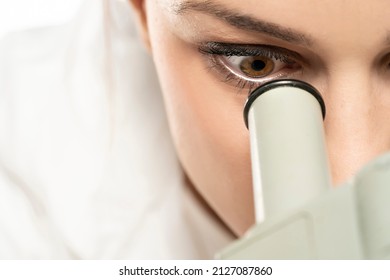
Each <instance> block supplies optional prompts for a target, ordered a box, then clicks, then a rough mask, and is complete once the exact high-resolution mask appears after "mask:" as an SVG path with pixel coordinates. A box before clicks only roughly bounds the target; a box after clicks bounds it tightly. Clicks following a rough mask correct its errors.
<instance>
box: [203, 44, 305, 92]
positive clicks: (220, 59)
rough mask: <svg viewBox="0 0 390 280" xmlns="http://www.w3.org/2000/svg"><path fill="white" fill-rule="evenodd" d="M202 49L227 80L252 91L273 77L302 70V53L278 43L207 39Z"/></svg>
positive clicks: (215, 68)
mask: <svg viewBox="0 0 390 280" xmlns="http://www.w3.org/2000/svg"><path fill="white" fill-rule="evenodd" d="M199 51H200V53H201V54H203V55H205V56H206V57H207V59H208V61H209V65H210V68H212V69H213V70H214V71H216V72H217V74H219V75H220V76H221V77H222V80H223V81H224V82H226V83H228V84H233V85H234V86H235V87H237V88H238V89H239V90H240V91H241V90H242V89H248V92H249V93H250V92H251V91H252V90H253V89H254V88H256V87H258V86H260V85H261V84H263V83H266V82H268V81H270V80H275V79H281V78H292V77H294V76H296V75H297V74H298V73H300V72H302V64H303V59H302V57H301V56H300V55H299V54H298V53H296V52H294V51H290V50H287V49H284V48H281V47H277V46H270V45H245V44H230V43H219V42H207V43H204V44H201V45H200V46H199Z"/></svg>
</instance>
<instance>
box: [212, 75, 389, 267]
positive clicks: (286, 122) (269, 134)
mask: <svg viewBox="0 0 390 280" xmlns="http://www.w3.org/2000/svg"><path fill="white" fill-rule="evenodd" d="M325 115H326V108H325V104H324V101H323V99H322V97H321V95H320V93H319V92H318V91H317V90H316V89H315V88H314V87H312V86H311V85H309V84H307V83H305V82H302V81H298V80H290V79H285V80H277V81H272V82H269V83H266V84H264V85H262V86H260V87H259V88H257V89H256V90H254V91H253V92H252V94H251V95H250V96H249V98H248V100H247V102H246V105H245V108H244V120H245V124H246V126H247V128H248V129H249V134H250V144H251V161H252V177H253V193H254V200H255V216H256V223H255V225H254V226H252V228H250V229H249V230H248V232H247V233H246V234H245V235H244V236H243V237H242V238H240V239H239V240H237V241H235V242H234V243H233V244H231V245H230V246H228V247H227V248H225V249H224V250H222V251H221V252H219V254H218V255H217V258H218V259H274V260H276V259H283V260H292V259H299V260H308V259H322V260H326V259H328V260H329V259H334V260H341V259H349V260H353V259H390V202H389V201H390V153H387V154H384V155H382V156H380V157H378V158H376V159H375V160H373V161H372V162H370V163H369V164H368V165H366V166H365V167H364V168H363V169H362V170H360V172H358V174H357V175H356V176H355V177H354V178H352V179H351V180H350V181H349V182H347V183H346V184H345V185H342V186H339V187H337V188H332V186H331V179H330V171H329V166H328V159H327V153H326V143H325V137H324V127H323V119H324V118H325Z"/></svg>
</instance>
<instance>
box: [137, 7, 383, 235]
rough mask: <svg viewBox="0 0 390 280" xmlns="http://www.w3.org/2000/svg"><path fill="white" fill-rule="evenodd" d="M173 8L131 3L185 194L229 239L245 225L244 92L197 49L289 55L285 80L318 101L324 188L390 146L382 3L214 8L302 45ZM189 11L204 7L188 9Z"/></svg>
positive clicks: (249, 209) (248, 218) (249, 215)
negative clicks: (291, 62) (264, 48)
mask: <svg viewBox="0 0 390 280" xmlns="http://www.w3.org/2000/svg"><path fill="white" fill-rule="evenodd" d="M183 2H184V1H182V0H160V1H158V0H157V1H156V0H150V1H148V0H145V1H142V0H138V1H136V0H133V1H131V3H132V4H133V7H134V10H135V11H136V14H137V19H138V20H137V23H138V27H139V30H140V34H141V37H142V38H143V41H144V43H145V45H146V47H147V48H148V49H149V51H150V53H151V55H152V57H153V59H154V61H155V64H156V68H157V72H158V75H159V79H160V83H161V88H162V91H163V95H164V101H165V106H166V110H167V116H168V121H169V124H170V129H171V133H172V137H173V140H174V143H175V145H176V149H177V153H178V156H179V159H180V161H181V163H182V166H183V169H184V171H185V174H186V175H187V176H188V178H189V185H190V186H191V185H192V186H193V187H194V188H195V189H196V190H197V191H198V192H199V193H200V195H201V196H202V197H203V198H204V200H205V201H206V202H207V204H208V205H209V206H210V207H211V209H213V211H214V212H215V213H216V214H217V215H218V216H219V217H220V218H221V220H222V221H223V222H224V223H225V224H226V225H227V226H228V228H229V229H231V230H232V231H233V232H234V233H235V234H236V235H242V234H243V233H244V232H245V231H246V230H247V229H248V228H249V227H250V226H251V225H252V224H253V222H254V216H253V203H252V200H253V198H252V190H251V188H252V181H251V180H252V179H251V169H250V168H251V167H250V154H249V137H248V131H247V129H246V128H245V126H244V124H243V119H242V109H243V105H244V103H245V100H246V97H247V92H246V91H245V90H242V91H241V93H240V94H237V92H239V90H238V89H237V88H235V86H234V84H232V83H230V84H229V83H225V82H223V81H221V80H223V78H222V79H221V74H220V73H217V70H216V69H210V67H209V66H210V57H207V56H205V55H203V54H201V53H200V52H199V51H198V47H199V44H201V43H204V42H210V41H211V42H228V43H236V44H238V43H239V44H255V45H261V44H267V45H273V46H278V47H282V48H285V49H288V50H292V51H294V52H296V53H298V54H299V55H300V56H301V57H302V58H303V62H302V63H301V64H302V65H301V66H302V71H300V72H299V73H297V74H294V78H298V79H301V80H304V81H306V82H308V83H310V84H312V85H313V86H315V87H316V88H317V89H318V90H319V91H320V92H321V94H322V96H323V98H324V101H325V104H326V107H327V117H326V120H325V123H324V126H325V134H326V143H327V148H328V154H329V163H330V168H331V174H332V180H333V183H334V185H339V184H341V183H343V182H345V181H346V180H348V179H349V178H350V177H351V176H353V175H354V174H356V172H357V171H358V170H359V169H360V168H361V167H362V166H363V165H364V164H365V163H367V162H368V161H370V160H372V159H373V158H374V157H376V156H377V155H379V154H381V153H383V152H385V151H387V150H389V147H390V121H388V120H390V17H389V16H388V8H389V3H388V1H386V0H374V1H366V0H355V1H337V0H334V1H331V0H326V1H322V0H321V1H312V0H290V1H283V4H282V5H281V4H280V3H281V2H280V1H273V0H261V5H259V1H258V0H245V1H235V0H218V1H208V2H213V3H218V4H219V5H220V6H223V7H224V8H226V9H227V10H230V11H234V12H236V13H239V14H242V15H247V16H251V17H252V18H253V19H256V20H257V19H258V20H262V21H266V22H269V23H273V24H277V25H278V26H281V27H283V28H288V29H291V30H293V31H294V32H295V31H296V32H299V33H300V34H303V35H304V36H305V38H306V39H308V40H307V42H306V43H308V44H301V43H302V42H300V43H298V42H288V41H286V40H284V39H281V38H275V37H274V36H271V35H269V34H263V33H259V32H254V31H244V30H241V29H239V28H237V27H234V26H231V25H230V24H228V23H227V22H226V21H224V20H222V19H219V18H217V17H215V16H212V15H209V14H207V13H204V12H199V11H193V10H188V11H185V12H183V13H179V14H177V10H176V12H175V9H177V7H180V4H181V3H183ZM190 2H204V1H200V0H192V1H190Z"/></svg>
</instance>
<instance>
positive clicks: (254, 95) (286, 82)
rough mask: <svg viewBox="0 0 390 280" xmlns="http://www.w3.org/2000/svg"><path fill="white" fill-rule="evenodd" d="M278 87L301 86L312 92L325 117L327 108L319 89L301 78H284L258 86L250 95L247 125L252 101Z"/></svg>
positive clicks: (245, 110) (247, 104)
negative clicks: (300, 79)
mask: <svg viewBox="0 0 390 280" xmlns="http://www.w3.org/2000/svg"><path fill="white" fill-rule="evenodd" d="M277 87H294V88H300V89H303V90H305V91H306V92H308V93H310V94H312V95H313V96H314V97H315V98H316V99H317V101H318V103H319V104H320V106H321V111H322V118H323V119H325V114H326V108H325V102H324V100H323V99H322V96H321V94H320V93H319V91H318V90H317V89H316V88H314V87H313V86H312V85H310V84H308V83H305V82H303V81H299V80H293V79H282V80H276V81H271V82H268V83H265V84H263V85H261V86H259V87H258V88H256V89H255V90H254V91H252V93H251V94H250V95H249V97H248V99H247V101H246V103H245V107H244V121H245V125H246V127H247V128H248V114H249V109H250V108H251V105H252V103H253V102H254V101H255V100H256V99H257V97H259V96H260V95H262V94H264V93H266V92H268V91H269V90H271V89H275V88H277Z"/></svg>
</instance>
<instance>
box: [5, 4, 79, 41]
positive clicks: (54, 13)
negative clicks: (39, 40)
mask: <svg viewBox="0 0 390 280" xmlns="http://www.w3.org/2000/svg"><path fill="white" fill-rule="evenodd" d="M82 2H83V0H0V38H1V37H2V36H4V35H5V34H6V33H7V32H12V31H17V30H23V29H28V28H34V27H40V26H46V25H53V24H61V23H64V22H66V21H68V20H70V19H71V18H72V17H73V16H74V15H75V13H76V12H77V10H78V9H79V6H80V4H81V3H82Z"/></svg>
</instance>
